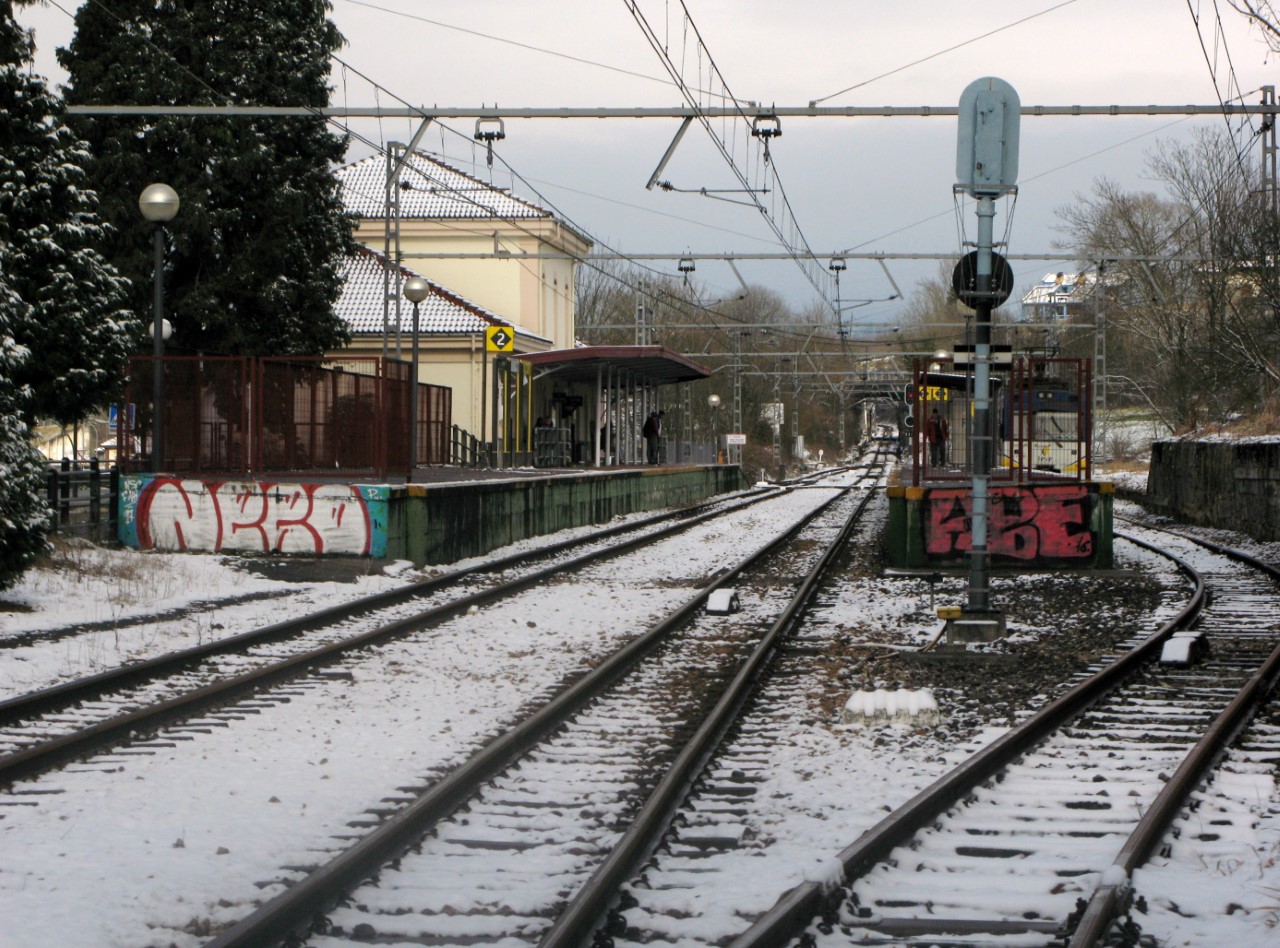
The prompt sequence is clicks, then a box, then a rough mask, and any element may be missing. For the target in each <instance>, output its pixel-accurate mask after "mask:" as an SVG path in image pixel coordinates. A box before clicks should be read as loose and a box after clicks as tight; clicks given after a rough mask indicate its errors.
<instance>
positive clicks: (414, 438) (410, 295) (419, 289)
mask: <svg viewBox="0 0 1280 948" xmlns="http://www.w3.org/2000/svg"><path fill="white" fill-rule="evenodd" d="M430 292H431V284H430V283H428V282H427V281H426V280H424V279H423V278H422V277H409V279H407V280H405V281H404V298H405V299H407V300H408V301H409V302H410V303H412V304H413V346H412V349H411V351H412V354H413V355H412V361H413V384H412V385H411V386H410V387H409V476H408V481H409V482H412V481H413V469H414V468H415V467H417V465H418V304H419V303H421V302H422V301H423V300H425V299H426V298H427V294H428V293H430Z"/></svg>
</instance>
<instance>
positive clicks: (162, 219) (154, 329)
mask: <svg viewBox="0 0 1280 948" xmlns="http://www.w3.org/2000/svg"><path fill="white" fill-rule="evenodd" d="M178 203H179V202H178V192H177V191H175V190H173V188H171V187H169V185H167V184H149V185H147V187H146V188H144V189H143V191H142V194H141V195H140V196H139V198H138V210H140V211H141V212H142V216H143V217H145V218H146V219H147V220H149V221H151V223H153V224H155V225H156V234H155V240H154V244H155V314H154V318H153V320H152V326H151V348H152V355H153V356H154V358H153V360H152V368H151V414H152V421H151V462H152V467H153V468H154V469H155V470H157V471H158V470H160V465H161V464H163V463H164V435H163V433H162V432H163V428H164V425H163V424H162V423H161V414H162V409H163V405H164V338H165V332H164V225H165V224H167V223H168V222H169V221H171V220H173V218H174V215H175V214H177V213H178Z"/></svg>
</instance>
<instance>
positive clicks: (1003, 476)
mask: <svg viewBox="0 0 1280 948" xmlns="http://www.w3.org/2000/svg"><path fill="white" fill-rule="evenodd" d="M970 368H971V367H970ZM962 369H963V367H957V366H954V365H953V364H952V363H951V362H950V360H946V359H934V360H928V361H920V362H917V364H916V367H915V380H914V382H913V384H912V386H911V387H909V389H908V391H907V395H908V398H909V399H910V400H911V401H912V402H913V408H914V415H913V418H912V449H913V465H912V483H913V484H915V485H917V486H918V485H919V484H921V483H922V482H924V481H961V480H966V479H968V478H971V477H972V476H973V459H972V456H971V453H972V448H973V444H974V440H973V439H974V430H973V426H974V421H975V417H976V414H975V411H974V409H975V403H974V378H973V375H972V372H971V371H964V370H962ZM1091 372H1092V363H1091V362H1090V361H1089V360H1088V359H1060V358H1049V359H1042V358H1030V357H1028V358H1019V359H1013V360H1011V361H1010V362H1009V363H1008V364H1007V365H1001V366H998V367H995V368H994V369H993V371H992V372H991V378H990V413H991V429H992V430H991V437H992V441H993V444H992V452H991V458H992V464H991V467H990V469H989V470H988V471H987V472H986V473H987V475H988V477H989V478H990V479H991V480H992V481H1004V482H1009V483H1015V484H1027V483H1032V482H1036V481H1063V480H1089V478H1090V476H1091V473H1092V462H1093V459H1092V455H1091V451H1090V445H1091V443H1092V426H1093V418H1092V413H1091V412H1090V398H1091V393H1092V385H1093V380H1092V374H1091ZM935 415H936V416H938V418H939V419H940V420H941V422H943V423H944V424H945V431H946V438H945V440H941V441H939V440H937V439H936V437H935V434H934V433H935V432H936V431H937V429H936V428H934V426H933V425H934V423H933V418H934V416H935Z"/></svg>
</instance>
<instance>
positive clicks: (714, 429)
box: [707, 392, 720, 464]
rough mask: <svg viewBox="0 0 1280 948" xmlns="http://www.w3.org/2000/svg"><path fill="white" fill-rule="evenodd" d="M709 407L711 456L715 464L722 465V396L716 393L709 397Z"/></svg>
mask: <svg viewBox="0 0 1280 948" xmlns="http://www.w3.org/2000/svg"><path fill="white" fill-rule="evenodd" d="M707 407H708V408H710V409H711V455H712V457H713V458H714V459H715V460H714V463H716V464H719V463H720V396H719V395H716V394H715V393H714V392H713V393H712V394H710V395H708V396H707Z"/></svg>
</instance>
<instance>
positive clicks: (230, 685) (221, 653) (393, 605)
mask: <svg viewBox="0 0 1280 948" xmlns="http://www.w3.org/2000/svg"><path fill="white" fill-rule="evenodd" d="M802 483H803V482H802ZM777 493H778V490H777V489H770V490H765V491H760V492H756V493H754V494H750V495H747V496H743V497H738V498H735V499H733V500H732V501H730V502H727V503H726V502H724V501H721V502H718V503H708V504H702V505H699V506H697V507H695V508H690V509H688V510H681V511H675V512H667V513H662V514H657V515H654V516H651V517H646V518H643V519H641V520H638V521H631V522H628V523H625V524H622V525H618V526H614V527H611V528H606V529H603V530H600V531H599V532H597V533H595V534H593V536H592V537H591V538H590V541H589V542H586V541H583V540H582V539H573V540H565V541H561V542H558V543H554V544H551V545H548V546H545V547H542V548H539V549H537V550H534V551H531V552H527V553H519V554H514V555H511V556H506V557H502V558H500V559H497V560H493V561H488V562H485V563H483V564H479V565H476V566H472V567H469V568H465V569H460V570H455V571H452V572H449V573H446V574H444V575H441V576H438V577H433V578H431V579H427V580H422V581H420V582H416V583H412V584H409V585H407V586H405V587H402V588H399V589H394V590H388V591H386V592H382V593H379V594H376V595H374V596H368V597H363V598H361V599H358V600H355V601H352V602H349V603H344V604H341V605H338V606H333V607H330V608H328V609H325V610H323V611H321V612H318V613H314V614H311V615H305V616H300V617H297V618H293V619H289V620H286V621H283V622H278V623H273V624H271V625H269V626H266V627H262V628H257V629H251V630H247V631H245V632H242V633H239V634H235V635H230V636H226V637H223V638H219V639H216V640H213V641H210V642H207V643H204V644H203V645H200V646H196V647H192V648H188V649H183V650H181V651H178V652H171V653H168V654H165V655H161V656H158V657H156V658H152V659H148V660H145V661H139V662H135V663H132V664H127V665H122V666H119V667H116V668H112V669H110V670H107V671H104V672H101V673H99V674H96V675H93V676H89V677H85V678H80V679H76V680H73V681H69V682H65V683H61V684H58V685H54V686H52V687H49V688H44V689H40V690H38V691H34V692H30V693H27V694H23V695H19V696H16V697H13V698H10V699H7V700H3V701H0V784H3V783H4V782H6V781H11V780H16V779H21V778H24V777H29V776H31V775H33V774H35V773H39V772H40V771H42V770H43V769H46V768H48V767H52V766H56V765H58V764H59V763H61V762H64V761H66V760H68V759H70V758H72V757H75V756H83V755H86V754H91V753H96V752H99V751H101V750H103V749H104V748H106V747H108V746H111V744H112V743H113V742H118V741H120V740H122V739H126V738H128V737H129V736H130V735H133V734H139V733H146V732H149V731H154V730H155V729H156V728H157V727H159V726H161V725H163V724H165V723H166V722H171V721H173V720H175V719H177V718H179V717H181V716H190V715H192V714H194V713H196V712H199V711H201V710H202V709H209V708H214V707H217V706H218V705H220V704H226V703H228V702H231V701H234V700H236V699H237V698H238V697H243V696H246V695H251V694H252V693H253V692H254V690H255V689H257V688H260V687H261V686H263V685H265V684H269V683H272V682H279V681H281V680H283V679H285V678H287V677H289V676H300V675H307V674H311V675H321V676H323V675H325V674H326V672H325V669H326V668H327V667H329V666H331V665H332V664H333V663H335V662H338V661H340V660H341V659H342V657H343V656H344V655H348V654H351V653H353V652H356V651H358V650H361V649H365V648H368V647H370V646H371V645H375V644H378V643H380V642H385V641H389V640H392V639H394V638H396V637H398V636H403V635H405V634H408V633H410V632H415V631H418V630H420V629H422V628H424V627H427V626H429V625H431V624H432V623H439V622H442V621H445V620H447V619H449V618H450V617H452V616H456V615H458V614H459V613H461V612H465V611H466V610H468V609H471V608H478V607H481V606H485V605H488V604H491V603H494V602H497V601H500V600H501V599H502V598H503V597H505V596H510V595H512V594H513V593H515V592H517V591H519V590H521V589H524V588H528V587H530V586H532V585H535V584H537V583H539V582H543V581H546V580H547V579H548V578H550V577H554V576H559V575H560V574H562V573H564V572H565V571H571V570H578V569H584V568H586V567H588V566H590V565H591V564H593V563H598V562H600V561H601V560H602V559H604V558H607V557H613V556H619V555H622V554H624V553H627V552H628V551H631V550H634V549H636V548H637V547H639V546H642V545H645V544H650V543H654V542H657V541H658V540H661V539H664V538H666V537H669V536H672V535H673V534H676V533H679V532H680V531H683V530H687V529H689V528H691V527H693V526H696V525H698V524H700V523H704V522H706V521H708V520H710V519H712V518H714V517H717V516H721V515H724V514H726V513H730V512H733V511H736V510H741V509H743V508H744V507H749V506H752V505H754V504H757V503H761V502H763V501H765V500H768V499H769V498H770V497H774V496H776V495H777ZM539 564H546V565H539ZM337 674H342V673H341V672H340V671H339V672H337ZM241 710H243V708H241Z"/></svg>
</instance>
